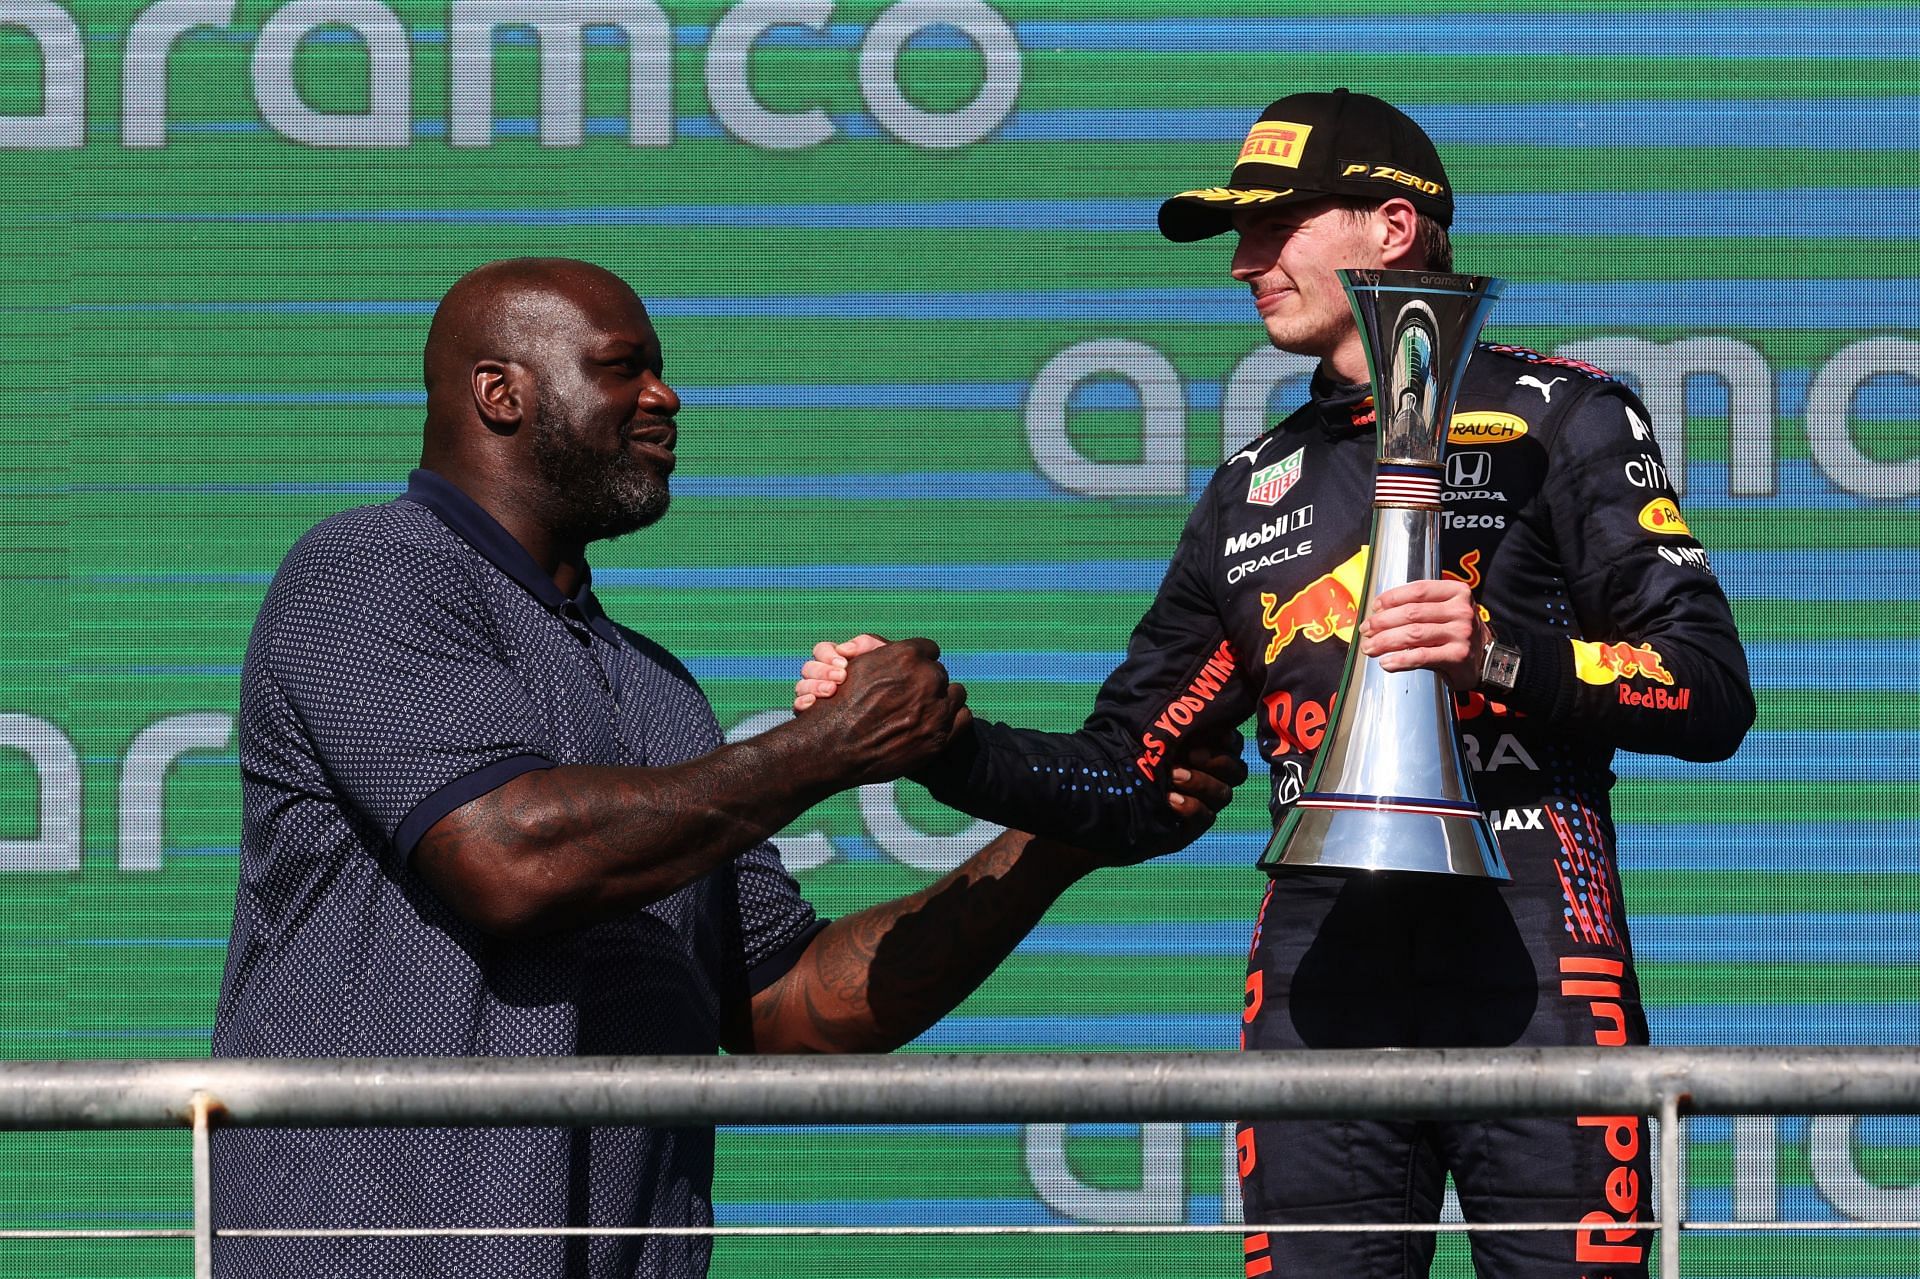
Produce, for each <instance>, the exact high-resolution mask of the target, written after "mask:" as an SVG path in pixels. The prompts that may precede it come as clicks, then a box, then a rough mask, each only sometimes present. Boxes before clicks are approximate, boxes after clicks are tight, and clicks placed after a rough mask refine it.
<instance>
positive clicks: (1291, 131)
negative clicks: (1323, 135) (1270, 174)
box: [1234, 120, 1313, 169]
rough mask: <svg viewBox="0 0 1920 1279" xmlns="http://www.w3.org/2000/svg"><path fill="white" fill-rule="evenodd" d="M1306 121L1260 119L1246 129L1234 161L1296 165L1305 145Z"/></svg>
mask: <svg viewBox="0 0 1920 1279" xmlns="http://www.w3.org/2000/svg"><path fill="white" fill-rule="evenodd" d="M1312 132H1313V126H1312V125H1310V124H1289V123H1287V122H1286V121H1285V120H1262V121H1261V122H1260V123H1258V124H1256V125H1254V126H1253V128H1251V129H1249V130H1248V131H1247V140H1246V141H1245V142H1244V143H1242V144H1241V146H1240V158H1239V159H1238V160H1235V161H1234V163H1235V164H1237V165H1238V164H1274V165H1278V166H1280V167H1281V168H1283V169H1297V168H1299V167H1300V152H1301V150H1302V149H1303V148H1304V147H1305V146H1306V145H1307V135H1308V134H1309V133H1312Z"/></svg>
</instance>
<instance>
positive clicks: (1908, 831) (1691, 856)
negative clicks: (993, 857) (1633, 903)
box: [168, 782, 1920, 962]
mask: <svg viewBox="0 0 1920 1279" xmlns="http://www.w3.org/2000/svg"><path fill="white" fill-rule="evenodd" d="M1251 785H1253V786H1254V788H1255V789H1256V790H1258V789H1260V784H1259V783H1258V782H1254V783H1251ZM1250 801H1251V802H1252V803H1254V804H1258V803H1259V802H1261V801H1260V799H1259V798H1257V797H1256V796H1254V795H1250V794H1243V795H1242V796H1241V798H1240V799H1239V800H1237V801H1236V803H1238V804H1248V803H1249V802H1250ZM1738 818H1739V814H1738V813H1733V814H1729V820H1728V821H1726V822H1721V823H1712V824H1707V823H1699V824H1693V823H1670V824H1663V823H1653V822H1621V823H1620V824H1619V825H1620V852H1619V857H1620V865H1621V868H1622V869H1623V870H1628V871H1672V870H1686V871H1751V870H1758V871H1770V872H1778V873H1787V872H1791V871H1818V872H1821V873H1824V874H1829V875H1888V874H1900V873H1907V872H1910V871H1913V870H1915V869H1920V867H1916V865H1915V864H1914V862H1913V860H1912V856H1911V852H1910V850H1912V849H1914V848H1916V847H1920V821H1886V822H1873V821H1858V822H1795V823H1792V824H1790V825H1783V824H1779V823H1773V822H1767V823H1753V822H1744V823H1743V822H1740V821H1739V820H1738ZM1267 840H1268V836H1267V834H1266V833H1265V832H1239V831H1234V832H1224V831H1215V832H1213V833H1212V834H1210V835H1208V836H1207V837H1206V838H1204V839H1202V840H1200V841H1199V842H1198V843H1196V844H1193V845H1192V846H1190V847H1188V848H1186V849H1184V850H1182V851H1181V852H1178V853H1174V854H1172V855H1171V856H1169V857H1166V858H1163V859H1161V860H1162V861H1163V862H1176V863H1180V864H1183V865H1197V866H1252V865H1253V864H1254V863H1255V862H1256V861H1258V860H1259V857H1260V854H1261V853H1262V852H1264V851H1265V850H1266V847H1267ZM836 843H838V841H836ZM874 852H875V855H880V856H884V854H879V853H878V850H877V849H875V850H874ZM168 855H169V856H172V855H173V853H172V852H171V851H169V854H168ZM1916 945H1920V943H1916ZM1916 962H1920V961H1916Z"/></svg>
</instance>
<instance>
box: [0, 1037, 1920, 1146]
mask: <svg viewBox="0 0 1920 1279" xmlns="http://www.w3.org/2000/svg"><path fill="white" fill-rule="evenodd" d="M201 1092H204V1093H205V1094H207V1096H208V1098H209V1102H210V1105H211V1107H212V1114H213V1119H214V1122H215V1123H216V1124H219V1125H224V1126H242V1127H328V1126H332V1127H341V1126H357V1125H401V1126H404V1125H418V1126H430V1127H451V1126H484V1125H495V1124H504V1123H511V1124H515V1125H552V1126H567V1127H583V1126H593V1125H609V1124H644V1125H657V1126H676V1125H687V1124H776V1125H777V1124H820V1123H896V1124H925V1123H1044V1122H1068V1123H1072V1122H1082V1123H1090V1122H1119V1123H1127V1122H1132V1123H1138V1122H1142V1121H1195V1120H1220V1121H1226V1120H1254V1119H1270V1118H1358V1117H1371V1118H1381V1119H1389V1118H1415V1119H1417V1118H1444V1117H1452V1118H1497V1117H1502V1116H1512V1115H1556V1114H1559V1115H1571V1114H1640V1115H1644V1114H1649V1113H1655V1112H1657V1111H1658V1110H1659V1108H1660V1102H1661V1098H1662V1097H1663V1096H1664V1095H1668V1094H1677V1095H1678V1096H1679V1097H1680V1110H1681V1113H1684V1114H1915V1113H1920V1048H1908V1047H1901V1048H1774V1047H1758V1048H1669V1047H1660V1048H1527V1049H1522V1048H1512V1049H1506V1048H1498V1049H1484V1048H1482V1049H1466V1048H1436V1049H1377V1050H1326V1051H1309V1052H1260V1053H1237V1052H1219V1053H1105V1054H1056V1053H1013V1054H1007V1053H1002V1054H991V1055H989V1054H981V1055H951V1054H898V1055H890V1056H883V1055H873V1054H856V1055H847V1056H828V1057H580V1058H565V1057H531V1058H527V1057H522V1058H509V1057H484V1058H458V1057H404V1058H346V1059H340V1058H335V1059H325V1060H294V1059H270V1060H216V1061H209V1060H196V1061H99V1060H89V1061H50V1062H49V1061H42V1062H32V1061H19V1062H0V1130H5V1129H91V1128H119V1129H129V1128H168V1127H183V1126H186V1125H187V1124H188V1123H189V1122H190V1121H191V1112H192V1100H191V1099H192V1097H193V1095H194V1094H195V1093H201Z"/></svg>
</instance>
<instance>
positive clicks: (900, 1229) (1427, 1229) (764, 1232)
mask: <svg viewBox="0 0 1920 1279" xmlns="http://www.w3.org/2000/svg"><path fill="white" fill-rule="evenodd" d="M1593 1228H1594V1227H1593V1223H1592V1222H1590V1221H1506V1222H1485V1221H1440V1222H1431V1221H1418V1222H1380V1223H1372V1222H1340V1223H1338V1224H1329V1225H1324V1226H1316V1225H1302V1224H1300V1223H1297V1222H1289V1223H1287V1224H1286V1225H1279V1226H1248V1225H1242V1224H1239V1223H1225V1224H1204V1225H1196V1224H1188V1223H1177V1222H1176V1223H1167V1224H1161V1225H1152V1224H1148V1223H1144V1222H1097V1223H1093V1222H1075V1223H1065V1222H1062V1223H1056V1224H1049V1225H1004V1226H995V1225H933V1226H805V1225H790V1226H554V1227H551V1228H541V1227H538V1226H469V1227H447V1228H444V1229H427V1228H423V1227H393V1228H387V1227H381V1226H368V1227H363V1228H359V1229H338V1230H318V1229H314V1230H300V1229H291V1228H290V1229H286V1230H216V1231H214V1233H215V1234H216V1235H218V1236H219V1237H220V1238H222V1239H438V1238H459V1239H468V1238H476V1239H480V1238H512V1239H520V1238H531V1237H539V1236H546V1235H566V1236H577V1235H588V1236H592V1235H618V1236H629V1235H642V1236H644V1235H703V1236H708V1237H713V1238H778V1237H781V1236H786V1235H808V1236H815V1237H818V1236H834V1237H841V1236H861V1235H872V1236H876V1237H892V1236H898V1235H1244V1234H1268V1235H1273V1234H1280V1235H1286V1234H1349V1235H1380V1234H1415V1235H1422V1234H1426V1235H1431V1234H1447V1233H1449V1232H1450V1231H1456V1230H1458V1231H1467V1232H1473V1231H1497V1232H1499V1233H1501V1234H1519V1233H1522V1232H1531V1231H1543V1230H1547V1231H1551V1230H1560V1231H1585V1232H1587V1233H1589V1234H1591V1233H1592V1232H1593ZM1639 1228H1640V1229H1642V1230H1648V1231H1651V1230H1655V1229H1658V1225H1657V1223H1655V1222H1652V1221H1647V1222H1641V1223H1639Z"/></svg>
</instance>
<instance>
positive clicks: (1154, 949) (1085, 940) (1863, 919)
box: [22, 861, 1920, 1007]
mask: <svg viewBox="0 0 1920 1279" xmlns="http://www.w3.org/2000/svg"><path fill="white" fill-rule="evenodd" d="M1247 882H1248V884H1249V885H1250V886H1251V887H1257V886H1258V885H1259V884H1260V883H1262V882H1263V880H1262V878H1261V877H1260V876H1259V875H1257V874H1256V873H1255V872H1254V871H1253V868H1252V864H1251V862H1250V861H1249V863H1248V875H1247ZM1251 887H1250V890H1249V891H1250V892H1251ZM1252 900H1254V899H1253V898H1252V897H1251V896H1250V898H1249V901H1250V903H1251V901H1252ZM1630 924H1631V928H1632V933H1633V948H1634V954H1635V955H1636V956H1637V957H1638V959H1639V960H1640V962H1642V963H1668V964H1882V965H1885V964H1904V965H1920V914H1916V913H1912V912H1907V913H1893V912H1890V913H1887V914H1871V913H1864V912H1831V913H1813V912H1808V913H1801V914H1790V915H1774V914H1735V915H1635V916H1632V917H1631V921H1630ZM1252 927H1253V925H1252V907H1251V905H1249V910H1248V917H1247V918H1246V919H1244V920H1240V919H1229V920H1171V921H1159V920H1143V921H1136V922H1131V923H1124V924H1100V923H1051V924H1050V923H1042V924H1040V925H1039V926H1038V927H1037V928H1035V929H1034V930H1033V932H1032V933H1030V934H1028V936H1027V937H1026V939H1025V940H1023V941H1022V942H1021V943H1020V945H1019V947H1018V950H1019V953H1020V954H1023V955H1030V956H1031V955H1067V956H1084V957H1090V958H1096V957H1097V958H1112V959H1116V960H1117V959H1125V958H1140V957H1161V958H1169V957H1170V958H1179V957H1182V956H1187V957H1199V956H1212V957H1220V956H1230V957H1234V958H1238V957H1241V956H1244V955H1245V954H1246V953H1247V946H1248V944H1249V940H1250V938H1251V934H1252ZM22 943H23V944H27V945H32V944H35V943H34V942H33V940H32V939H30V938H23V939H22ZM45 944H46V945H52V946H62V947H71V948H77V949H91V950H216V949H220V948H222V947H224V946H225V945H226V939H225V938H224V937H83V938H74V939H58V938H55V939H48V941H47V942H46V943H45ZM1794 1006H1795V1007H1798V1006H1799V1005H1794ZM1917 1006H1920V1005H1917Z"/></svg>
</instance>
